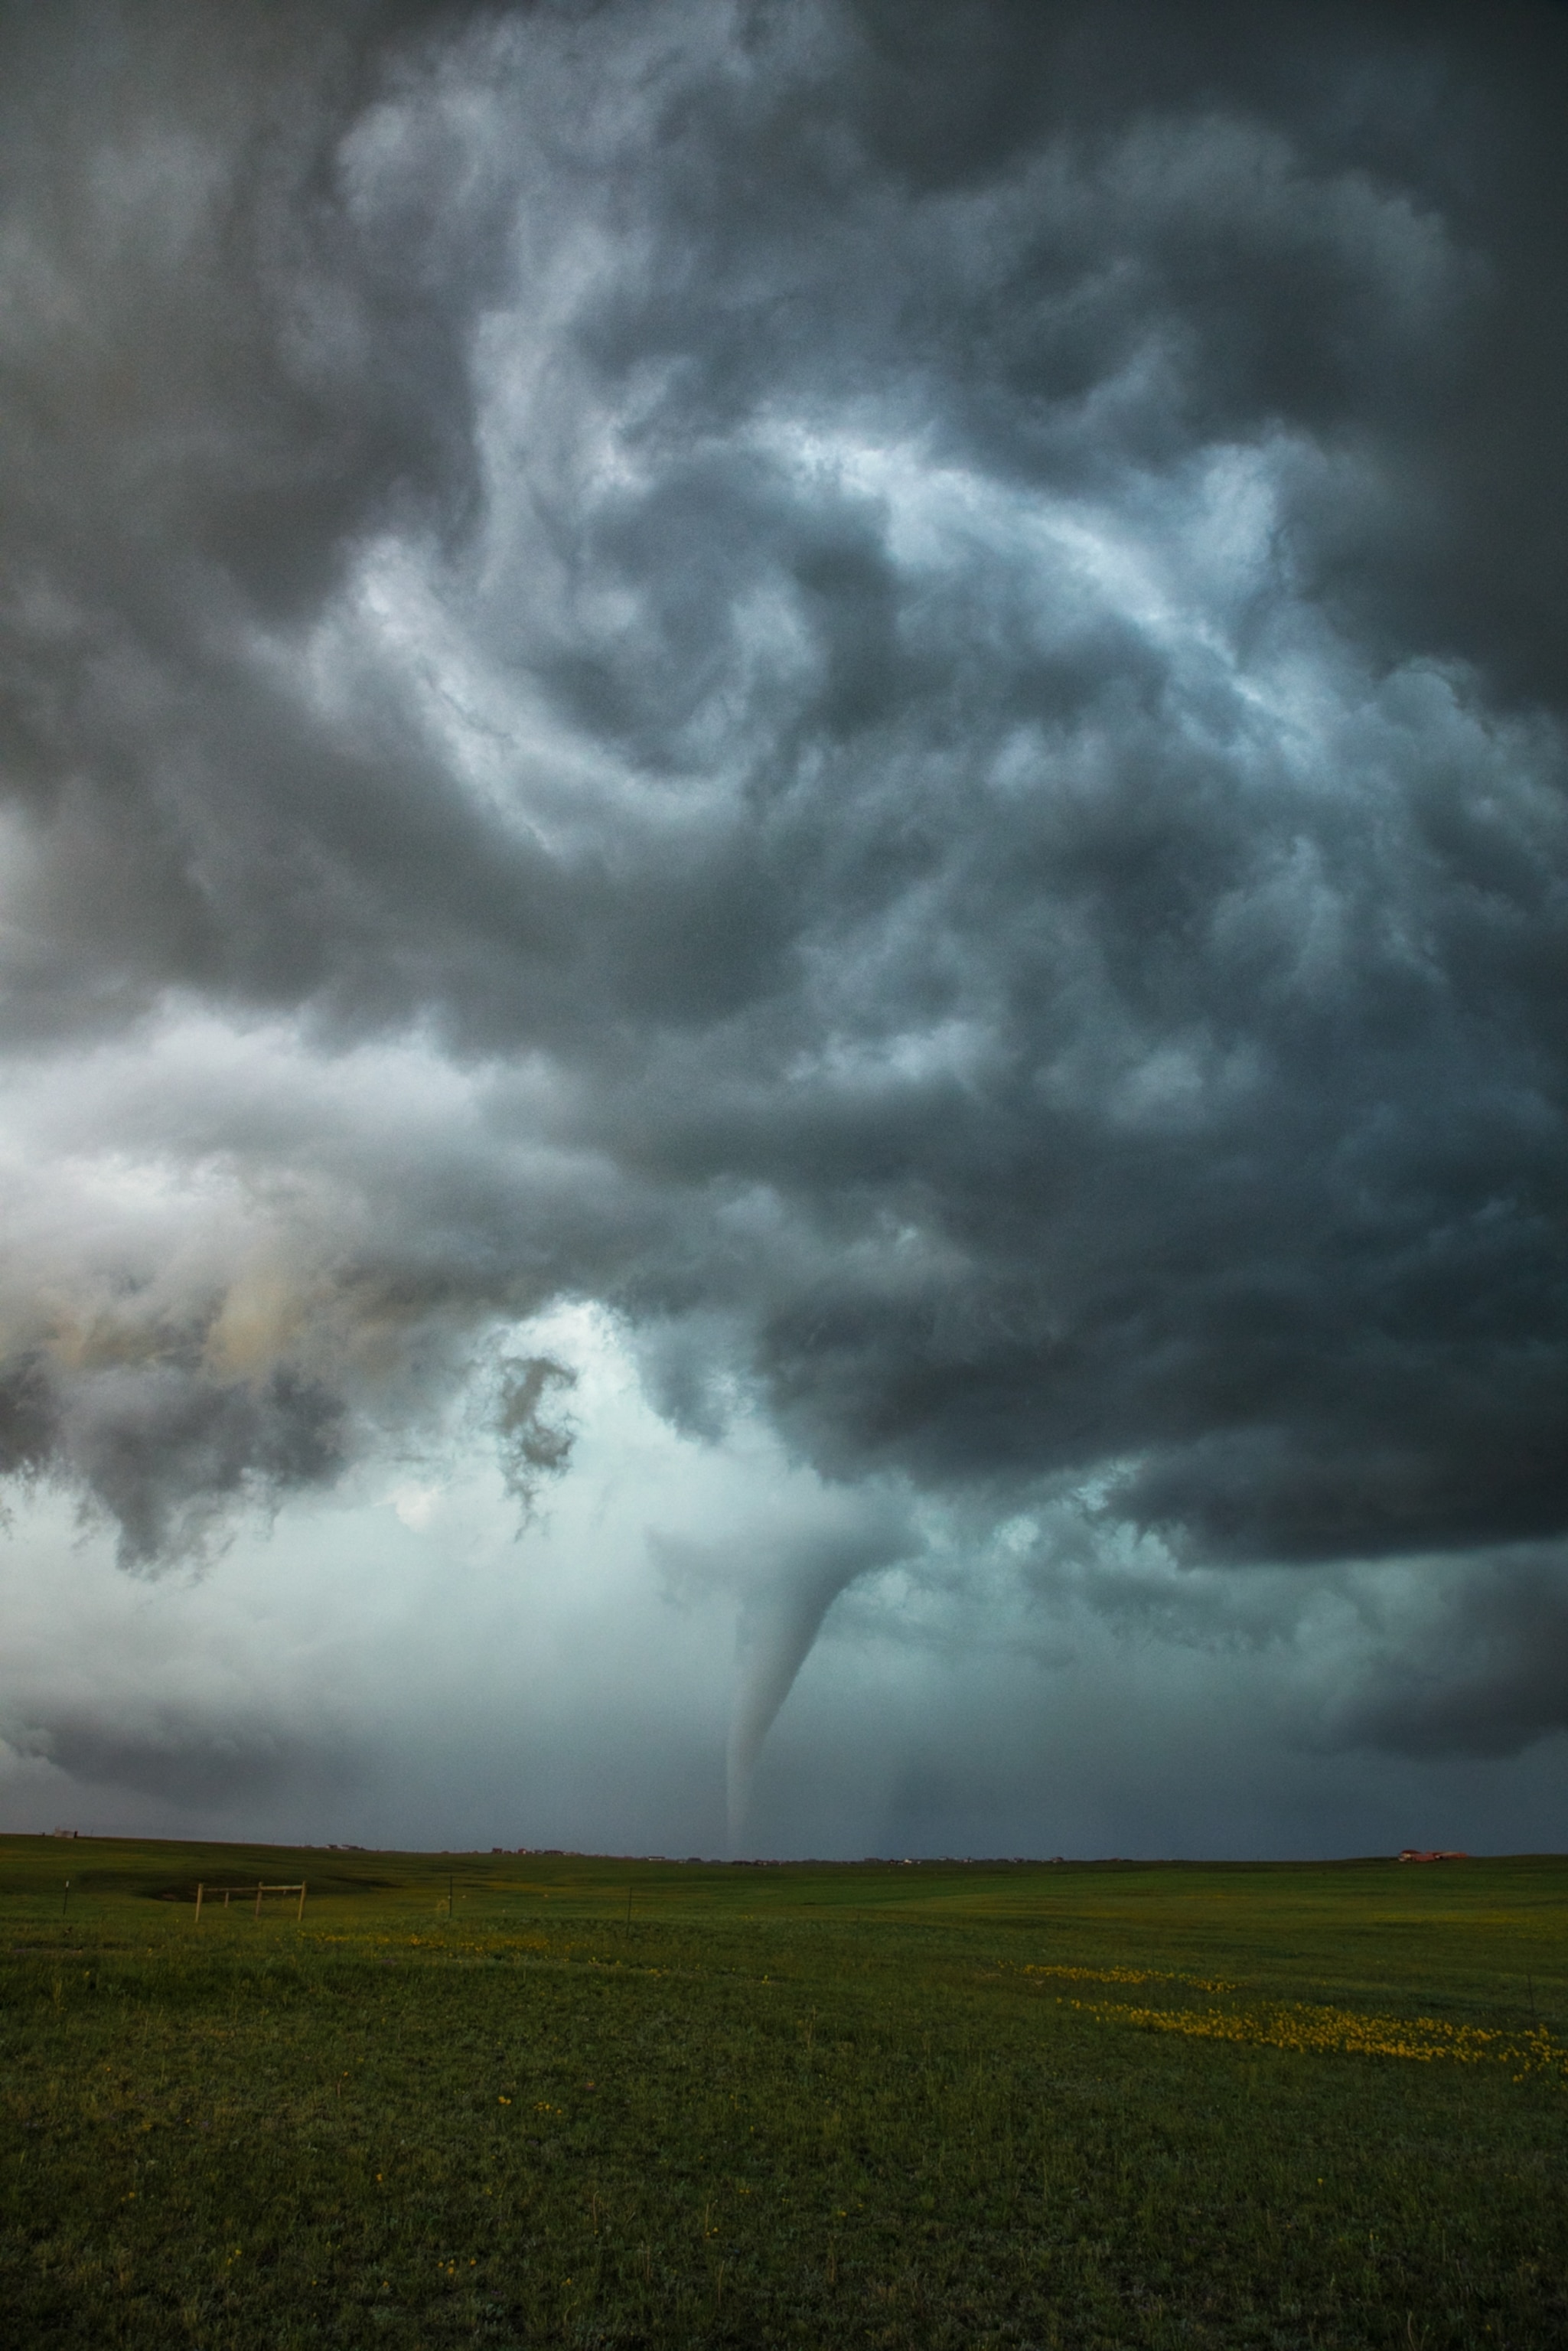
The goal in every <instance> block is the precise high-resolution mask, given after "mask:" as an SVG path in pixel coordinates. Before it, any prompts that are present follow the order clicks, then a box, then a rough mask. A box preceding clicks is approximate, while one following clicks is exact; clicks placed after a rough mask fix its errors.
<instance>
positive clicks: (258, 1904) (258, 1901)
mask: <svg viewBox="0 0 1568 2351" xmlns="http://www.w3.org/2000/svg"><path fill="white" fill-rule="evenodd" d="M260 1916H261V1888H260V1886H257V1887H256V1917H258V1918H259V1917H260Z"/></svg>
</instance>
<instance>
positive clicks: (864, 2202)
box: [0, 1837, 1568, 2351]
mask: <svg viewBox="0 0 1568 2351" xmlns="http://www.w3.org/2000/svg"><path fill="white" fill-rule="evenodd" d="M449 1871H450V1872H451V1874H452V1876H453V1881H454V1883H453V1896H454V1899H453V1901H452V1904H451V1907H452V1910H453V1914H454V1915H453V1916H452V1917H450V1919H449V1918H448V1917H447V1915H446V1914H447V1910H448V1873H449ZM258 1873H260V1874H264V1875H265V1876H267V1878H269V1879H273V1878H296V1877H300V1876H303V1877H305V1878H307V1879H308V1880H309V1882H310V1887H311V1891H310V1896H309V1899H308V1905H307V1908H306V1914H305V1919H304V1923H303V1925H302V1926H297V1925H296V1924H295V1923H294V1921H293V1918H292V1915H291V1909H290V1908H289V1907H287V1906H285V1905H284V1904H283V1903H281V1902H278V1901H276V1900H275V1901H274V1902H272V1903H271V1904H270V1905H269V1907H268V1911H267V1915H266V1916H265V1917H263V1919H262V1920H261V1922H260V1923H259V1924H257V1923H256V1919H255V1918H254V1917H253V1916H252V1915H251V1909H250V1907H248V1906H246V1907H239V1908H231V1909H230V1910H229V1911H228V1912H227V1913H226V1914H225V1912H224V1911H223V1910H222V1909H221V1908H214V1907H213V1905H212V1898H211V1894H210V1892H209V1895H208V1897H207V1903H206V1907H204V1915H203V1917H202V1919H201V1922H200V1924H199V1925H198V1924H196V1922H195V1920H194V1917H193V1905H192V1900H191V1896H192V1895H193V1891H194V1886H195V1883H196V1880H197V1879H198V1878H202V1879H204V1880H205V1881H206V1883H207V1885H208V1886H209V1888H210V1887H211V1886H213V1885H214V1883H215V1884H219V1885H221V1884H223V1883H225V1882H226V1883H228V1884H231V1885H238V1884H240V1883H242V1882H243V1881H244V1880H245V1878H246V1876H248V1877H249V1879H250V1882H251V1885H252V1886H253V1887H254V1885H255V1883H256V1876H257V1875H258ZM67 1876H69V1877H70V1879H71V1881H72V1883H71V1891H70V1896H69V1908H68V1912H65V1915H62V1910H63V1907H64V1901H65V1896H64V1888H63V1881H64V1879H65V1878H66V1877H67ZM629 1889H630V1892H631V1896H632V1916H631V1923H630V1927H628V1924H627V1896H628V1891H629ZM1565 1906H1568V1863H1564V1862H1563V1861H1559V1860H1556V1859H1548V1860H1534V1861H1531V1860H1524V1861H1503V1862H1470V1863H1458V1864H1452V1865H1440V1866H1437V1867H1434V1868H1409V1867H1406V1868H1401V1867H1399V1866H1397V1865H1391V1864H1384V1863H1363V1864H1354V1865H1342V1866H1336V1867H1312V1868H1284V1867H1280V1868H1275V1867H1268V1868H1264V1867H1259V1868H1198V1867H1185V1866H1178V1867H1169V1868H1152V1867H1135V1866H1132V1865H1101V1866H1097V1867H1071V1866H1070V1867H1040V1868H1022V1867H1018V1868H1002V1867H985V1866H979V1867H960V1866H951V1865H923V1866H920V1867H916V1868H908V1867H896V1866H883V1867H877V1866H864V1867H859V1868H829V1867H821V1866H817V1865H800V1866H791V1867H789V1868H782V1869H779V1868H771V1869H753V1868H725V1867H720V1866H717V1865H714V1866H695V1865H694V1866H675V1865H663V1864H657V1863H640V1862H639V1863H605V1862H591V1861H580V1860H575V1859H546V1858H539V1857H530V1858H528V1859H516V1860H514V1859H510V1858H507V1859H499V1858H497V1859H489V1858H479V1857H464V1858H455V1859H454V1860H453V1861H451V1862H447V1861H445V1860H444V1859H443V1858H442V1857H440V1856H431V1855H381V1854H365V1855H352V1854H322V1853H289V1852H279V1851H267V1852H261V1851H259V1850H257V1849H255V1848H246V1847H228V1848H212V1847H197V1846H193V1845H168V1844H165V1845H152V1844H145V1845H141V1844H120V1843H103V1844H89V1843H87V1842H86V1841H85V1840H84V1841H82V1842H79V1843H77V1844H56V1843H53V1842H51V1841H50V1840H48V1839H45V1838H37V1837H32V1838H24V1837H12V1838H5V1839H0V1994H3V1999H4V2007H3V2009H0V2051H3V2069H0V2093H3V2096H0V2180H3V2182H4V2190H3V2195H0V2311H4V2313H5V2317H4V2319H3V2320H0V2340H4V2341H5V2343H6V2344H7V2345H10V2344H16V2345H17V2346H33V2345H46V2344H72V2345H77V2344H79V2345H83V2346H87V2345H91V2346H110V2345H127V2346H143V2345H145V2346H154V2345H156V2346H161V2351H162V2346H171V2345H174V2346H179V2345H187V2344H188V2345H194V2346H203V2351H208V2346H214V2351H215V2346H230V2345H232V2346H251V2345H257V2346H259V2345H267V2346H295V2345H300V2346H303V2345H307V2344H309V2345H315V2344H323V2345H325V2344H334V2345H340V2344H346V2345H360V2344H374V2345H387V2346H442V2345H447V2344H468V2343H476V2344H488V2345H497V2346H506V2345H523V2344H535V2343H539V2344H570V2345H578V2346H594V2345H603V2346H612V2345H613V2346H628V2347H630V2346H671V2347H672V2351H674V2346H680V2351H687V2346H709V2345H712V2346H718V2345H733V2346H747V2351H750V2346H763V2345H769V2344H779V2345H803V2346H849V2345H885V2346H921V2351H927V2346H930V2347H931V2351H938V2346H954V2351H956V2346H964V2351H972V2347H973V2346H982V2345H998V2346H1000V2345H1008V2346H1046V2345H1061V2346H1071V2351H1092V2346H1110V2345H1136V2346H1166V2345H1170V2346H1176V2345H1183V2346H1242V2345H1247V2346H1254V2345H1256V2346H1281V2351H1283V2346H1308V2345H1317V2346H1354V2345H1363V2344H1367V2345H1372V2344H1376V2345H1389V2346H1404V2351H1410V2346H1466V2351H1470V2346H1561V2345H1562V2344H1563V2343H1564V2342H1568V2287H1565V2283H1564V2280H1565V2276H1568V2187H1565V2183H1568V2081H1565V2079H1564V2076H1563V2056H1564V2050H1563V2046H1562V2045H1561V2042H1560V2038H1559V2036H1562V2040H1563V2041H1568V1952H1565V1945H1564V1933H1563V1929H1564V1921H1565V1917H1568V1907H1565ZM1043 1970H1056V1972H1054V1973H1052V1972H1042V1971H1043ZM1131 1978H1142V1979H1144V1980H1140V1981H1134V1980H1129V1979H1131ZM1215 1987H1219V1988H1218V1989H1216V1988H1215ZM1325 2017H1326V2018H1327V2019H1328V2020H1329V2021H1328V2022H1327V2024H1326V2025H1325V2024H1324V2023H1323V2022H1322V2020H1323V2019H1324V2018H1325ZM1312 2018H1315V2019H1317V2020H1318V2022H1317V2024H1316V2025H1315V2026H1314V2027H1313V2030H1314V2031H1315V2032H1317V2035H1318V2039H1317V2041H1316V2043H1314V2044H1313V2045H1312V2046H1309V2047H1305V2048H1297V2047H1281V2046H1278V2045H1274V2044H1275V2043H1277V2042H1278V2041H1279V2040H1280V2039H1281V2038H1284V2039H1286V2040H1289V2039H1290V2038H1291V2035H1292V2034H1293V2033H1294V2034H1297V2036H1298V2037H1300V2032H1301V2031H1304V2030H1305V2025H1304V2024H1303V2023H1302V2020H1309V2019H1312ZM1140 2019H1141V2020H1142V2021H1140ZM1367 2019H1372V2020H1377V2021H1376V2022H1373V2023H1370V2024H1369V2023H1367V2022H1365V2020H1367ZM1416 2019H1425V2020H1427V2023H1426V2024H1423V2025H1421V2026H1419V2027H1416V2025H1414V2024H1413V2023H1412V2022H1411V2021H1412V2020H1416ZM1335 2020H1338V2021H1337V2022H1336V2021H1335ZM1216 2034H1224V2035H1231V2034H1239V2035H1240V2036H1241V2037H1239V2038H1230V2037H1220V2038H1217V2037H1214V2036H1215V2035H1216ZM1357 2035H1359V2036H1360V2038H1361V2039H1362V2040H1363V2041H1370V2043H1372V2052H1371V2053H1368V2052H1367V2050H1366V2049H1365V2048H1355V2047H1351V2046H1343V2045H1340V2044H1341V2043H1343V2042H1344V2041H1345V2040H1346V2039H1347V2038H1348V2039H1350V2040H1354V2038H1355V2037H1356V2036H1357ZM1486 2035H1490V2036H1491V2037H1490V2039H1489V2038H1484V2037H1482V2036H1486ZM1336 2036H1337V2038H1336ZM1401 2036H1403V2038H1401ZM1309 2037H1310V2036H1309ZM1384 2045H1388V2046H1395V2045H1409V2046H1411V2047H1417V2048H1422V2049H1426V2050H1428V2051H1430V2050H1432V2049H1437V2050H1438V2052H1439V2053H1437V2054H1436V2055H1430V2054H1428V2055H1427V2056H1425V2057H1423V2056H1420V2055H1416V2056H1390V2055H1383V2054H1378V2053H1376V2051H1377V2049H1378V2048H1380V2047H1382V2046H1384Z"/></svg>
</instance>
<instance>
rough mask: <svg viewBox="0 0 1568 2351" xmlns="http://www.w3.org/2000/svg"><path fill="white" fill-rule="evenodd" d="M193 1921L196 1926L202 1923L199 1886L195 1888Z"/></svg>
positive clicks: (200, 1890)
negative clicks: (194, 1914)
mask: <svg viewBox="0 0 1568 2351" xmlns="http://www.w3.org/2000/svg"><path fill="white" fill-rule="evenodd" d="M193 1923H194V1924H195V1925H196V1926H198V1927H199V1926H200V1925H201V1923H202V1889H201V1887H200V1886H197V1888H196V1916H195V1919H194V1922H193Z"/></svg>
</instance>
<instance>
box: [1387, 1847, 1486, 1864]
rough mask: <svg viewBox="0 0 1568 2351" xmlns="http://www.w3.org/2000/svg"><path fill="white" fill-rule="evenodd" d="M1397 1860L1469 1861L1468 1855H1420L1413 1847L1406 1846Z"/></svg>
mask: <svg viewBox="0 0 1568 2351" xmlns="http://www.w3.org/2000/svg"><path fill="white" fill-rule="evenodd" d="M1399 1858H1400V1860H1401V1861H1469V1854H1468V1853H1422V1852H1420V1851H1418V1850H1417V1848H1416V1846H1415V1845H1413V1844H1407V1845H1406V1848H1405V1850H1404V1852H1403V1853H1402V1854H1401V1855H1400V1856H1399Z"/></svg>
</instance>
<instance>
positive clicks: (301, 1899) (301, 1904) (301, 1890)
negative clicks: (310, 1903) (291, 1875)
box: [294, 1879, 305, 1927]
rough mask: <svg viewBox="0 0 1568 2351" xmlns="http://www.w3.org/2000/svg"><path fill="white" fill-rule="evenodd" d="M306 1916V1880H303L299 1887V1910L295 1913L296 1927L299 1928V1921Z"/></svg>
mask: <svg viewBox="0 0 1568 2351" xmlns="http://www.w3.org/2000/svg"><path fill="white" fill-rule="evenodd" d="M304 1916H305V1884H304V1880H303V1879H301V1881H300V1886H299V1907H298V1910H297V1911H296V1912H295V1913H294V1923H295V1925H296V1926H297V1927H298V1924H299V1921H300V1920H301V1918H303V1917H304Z"/></svg>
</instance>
